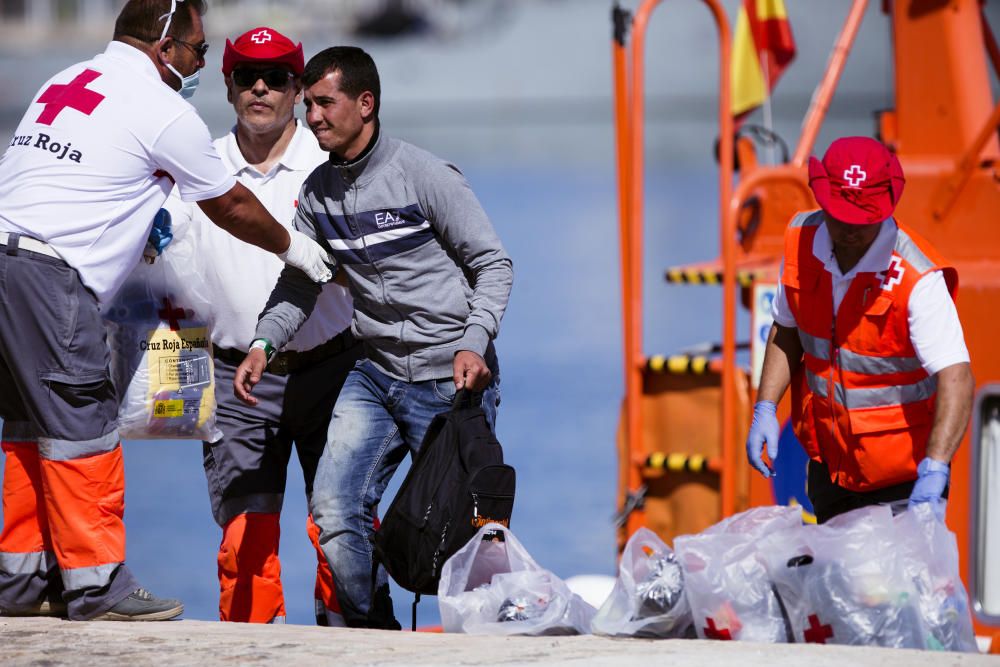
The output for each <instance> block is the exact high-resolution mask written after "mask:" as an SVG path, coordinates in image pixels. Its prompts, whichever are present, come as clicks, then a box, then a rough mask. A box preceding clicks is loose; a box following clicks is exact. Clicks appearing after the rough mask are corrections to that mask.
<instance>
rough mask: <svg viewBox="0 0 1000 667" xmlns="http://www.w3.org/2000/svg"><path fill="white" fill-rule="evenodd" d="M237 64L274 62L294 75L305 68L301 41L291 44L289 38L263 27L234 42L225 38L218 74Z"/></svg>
mask: <svg viewBox="0 0 1000 667" xmlns="http://www.w3.org/2000/svg"><path fill="white" fill-rule="evenodd" d="M240 63H277V64H280V65H285V66H287V67H288V68H289V69H290V70H291V71H292V73H293V74H294V75H295V76H300V75H301V74H302V70H303V69H305V58H304V57H303V55H302V43H301V42H299V44H297V45H296V44H293V43H292V40H290V39H288V38H287V37H285V36H284V35H282V34H281V33H280V32H278V31H277V30H275V29H274V28H268V27H266V26H261V27H259V28H254V29H253V30H247V31H246V32H245V33H243V34H242V35H240V36H239V37H237V38H236V41H235V42H230V41H229V40H228V39H227V40H226V51H225V53H223V54H222V73H223V74H225V75H226V76H229V75H230V74H231V73H232V71H233V68H234V67H236V66H237V65H239V64H240Z"/></svg>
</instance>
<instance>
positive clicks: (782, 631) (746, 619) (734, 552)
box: [674, 506, 802, 643]
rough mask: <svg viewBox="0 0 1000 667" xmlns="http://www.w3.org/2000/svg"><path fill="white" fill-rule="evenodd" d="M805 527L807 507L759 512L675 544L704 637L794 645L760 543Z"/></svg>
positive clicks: (747, 513) (736, 517)
mask: <svg viewBox="0 0 1000 667" xmlns="http://www.w3.org/2000/svg"><path fill="white" fill-rule="evenodd" d="M801 525H802V510H801V508H798V507H781V506H770V507H755V508H753V509H749V510H747V511H745V512H742V513H740V514H735V515H733V516H731V517H729V518H728V519H724V520H723V521H720V522H719V523H717V524H715V525H714V526H710V527H709V528H707V529H705V530H704V531H702V532H700V533H698V534H697V535H684V536H679V537H677V538H676V539H675V540H674V549H675V550H676V552H677V558H678V559H679V560H680V563H681V567H682V568H683V569H684V584H685V587H686V592H687V599H688V602H689V603H690V605H691V614H692V616H693V617H694V624H695V630H696V631H697V632H698V637H699V638H701V639H724V640H729V639H734V640H741V641H754V642H771V643H775V642H786V641H788V638H787V631H786V626H785V620H784V616H783V614H782V611H781V604H780V602H779V601H778V597H777V595H775V592H774V588H773V586H772V585H771V582H770V580H769V578H768V576H767V570H765V568H764V564H763V563H762V562H761V561H760V559H759V557H758V545H757V542H758V540H760V539H761V538H762V537H764V536H765V535H767V534H769V533H772V532H775V531H779V530H782V529H786V528H795V527H798V526H801Z"/></svg>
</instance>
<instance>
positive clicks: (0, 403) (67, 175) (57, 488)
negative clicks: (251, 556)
mask: <svg viewBox="0 0 1000 667" xmlns="http://www.w3.org/2000/svg"><path fill="white" fill-rule="evenodd" d="M203 13H204V3H203V0H186V1H184V0H129V2H127V3H126V4H125V7H124V8H123V9H122V11H121V13H120V14H119V16H118V20H117V22H116V24H115V34H114V39H113V41H112V42H111V43H110V44H109V45H108V47H107V49H106V50H105V52H104V53H102V54H99V55H97V56H96V57H94V58H93V59H91V60H89V61H85V62H82V63H78V64H76V65H73V66H71V67H69V68H67V69H65V70H63V71H62V72H60V73H58V74H56V75H55V76H54V77H52V78H51V79H50V80H49V81H47V82H46V83H45V84H44V85H43V86H42V87H41V89H40V90H39V92H38V93H37V94H36V96H35V97H34V98H33V100H32V102H31V104H30V105H29V107H28V110H27V112H26V113H25V115H24V118H23V119H22V120H21V123H20V125H19V126H18V128H17V130H16V132H15V136H14V138H13V139H12V140H11V142H10V145H9V146H8V147H7V150H6V152H5V154H4V155H3V158H2V159H0V417H2V418H3V436H2V447H3V451H4V452H5V453H6V460H5V468H4V475H3V508H4V512H3V514H4V516H3V522H4V525H3V533H2V534H0V613H2V614H6V615H39V614H62V613H65V614H66V615H68V616H69V618H70V619H73V620H88V619H106V620H165V619H168V618H172V617H174V616H177V615H178V614H180V613H181V612H182V611H183V606H182V605H181V604H180V602H178V601H177V600H164V599H158V598H156V597H154V596H152V595H151V594H150V593H148V592H147V591H145V590H144V589H142V588H140V587H139V585H138V583H137V582H136V580H135V578H134V577H133V575H132V574H131V572H130V571H129V569H128V567H127V566H126V565H125V563H124V560H125V525H124V522H123V521H122V516H123V512H124V492H125V480H124V471H123V466H122V455H121V447H120V445H119V439H118V430H117V424H116V416H117V410H118V400H117V395H116V393H115V389H114V387H113V385H112V384H111V381H110V374H109V369H108V361H109V352H108V348H107V345H106V341H105V337H104V324H103V322H102V320H101V316H100V314H99V312H98V308H99V305H100V303H102V302H104V301H106V300H107V299H109V298H110V297H111V296H112V295H114V293H115V292H116V290H117V289H118V287H119V286H120V284H121V283H122V281H123V280H124V279H125V277H126V276H127V275H128V273H129V272H130V271H131V269H132V268H133V267H134V266H135V264H136V262H138V260H139V257H140V255H141V254H142V250H143V246H144V244H145V241H146V238H147V236H148V234H149V231H150V228H151V226H152V222H153V216H154V214H155V213H156V211H157V210H158V209H159V208H160V206H161V205H162V203H163V202H164V200H165V199H166V197H167V195H168V194H169V192H170V190H171V188H172V187H173V184H174V183H176V184H177V188H178V190H179V191H180V195H181V197H183V198H184V199H185V200H188V201H195V202H198V205H199V207H201V209H202V210H203V211H205V213H206V214H207V215H208V216H209V218H211V219H212V220H213V221H214V222H215V223H216V224H217V225H219V226H220V227H222V228H224V229H226V230H229V231H230V232H231V233H233V234H235V235H237V236H239V237H240V238H241V239H243V240H245V241H248V242H250V243H253V244H255V245H258V246H260V247H261V248H264V249H265V250H268V251H270V252H274V253H279V256H280V257H282V259H284V260H285V261H286V262H287V263H288V264H290V265H292V266H295V267H297V268H299V269H301V270H303V271H304V272H305V273H306V274H307V275H309V276H310V278H312V279H313V280H316V281H319V282H323V281H325V280H328V279H329V277H330V271H329V269H328V267H327V266H326V264H325V263H324V260H325V259H326V256H325V252H324V251H323V250H322V249H321V248H320V246H319V245H318V244H316V243H315V242H313V241H312V240H310V239H308V238H307V237H305V236H303V235H302V234H297V233H294V232H292V233H289V231H288V230H287V229H286V228H285V227H283V226H282V225H280V224H278V223H277V222H276V221H275V220H274V218H273V217H272V216H271V215H270V214H269V213H268V212H267V210H266V209H265V208H264V207H263V206H262V205H261V204H260V202H259V201H258V200H257V198H256V197H255V196H254V195H253V194H252V193H251V192H250V191H249V190H247V189H246V188H245V187H243V186H242V185H240V184H239V183H237V182H236V181H235V179H234V178H233V176H232V174H231V173H230V172H229V171H228V170H227V169H226V167H225V165H224V164H223V162H222V160H220V159H219V156H218V155H217V153H216V152H215V150H214V148H213V147H212V143H211V139H210V136H209V133H208V129H207V128H206V127H205V124H204V123H203V122H202V121H201V119H200V118H199V117H198V115H197V113H196V112H195V110H194V107H192V106H191V105H190V104H188V103H187V102H185V101H184V99H182V96H188V95H190V93H191V92H193V89H194V87H195V85H196V84H197V78H198V70H199V69H200V68H201V67H203V66H204V64H205V61H204V55H205V51H206V50H207V49H208V45H207V44H206V43H205V32H204V29H203V26H202V20H201V15H202V14H203ZM178 92H180V93H181V95H178ZM247 270H254V269H253V267H247Z"/></svg>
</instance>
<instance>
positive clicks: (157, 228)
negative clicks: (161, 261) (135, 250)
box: [142, 208, 174, 263]
mask: <svg viewBox="0 0 1000 667" xmlns="http://www.w3.org/2000/svg"><path fill="white" fill-rule="evenodd" d="M173 240H174V232H173V228H172V225H171V223H170V211H168V210H167V209H165V208H161V209H160V210H159V211H157V212H156V215H155V216H154V217H153V228H152V229H151V230H149V238H148V239H146V249H145V250H144V251H143V253H142V254H143V256H144V257H145V258H146V261H148V262H150V263H152V260H153V258H155V257H158V256H160V255H161V254H163V251H164V250H165V249H166V247H167V246H168V245H170V242H171V241H173Z"/></svg>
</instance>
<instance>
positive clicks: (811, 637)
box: [802, 614, 833, 644]
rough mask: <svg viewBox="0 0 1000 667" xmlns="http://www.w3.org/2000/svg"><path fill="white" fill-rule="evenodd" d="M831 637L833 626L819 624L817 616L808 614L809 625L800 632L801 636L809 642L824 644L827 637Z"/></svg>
mask: <svg viewBox="0 0 1000 667" xmlns="http://www.w3.org/2000/svg"><path fill="white" fill-rule="evenodd" d="M831 637H833V628H832V627H830V626H829V625H820V623H819V616H817V615H816V614H810V615H809V627H808V628H806V630H805V632H803V633H802V638H803V639H805V640H806V642H807V643H809V644H825V643H826V640H827V639H830V638H831Z"/></svg>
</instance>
